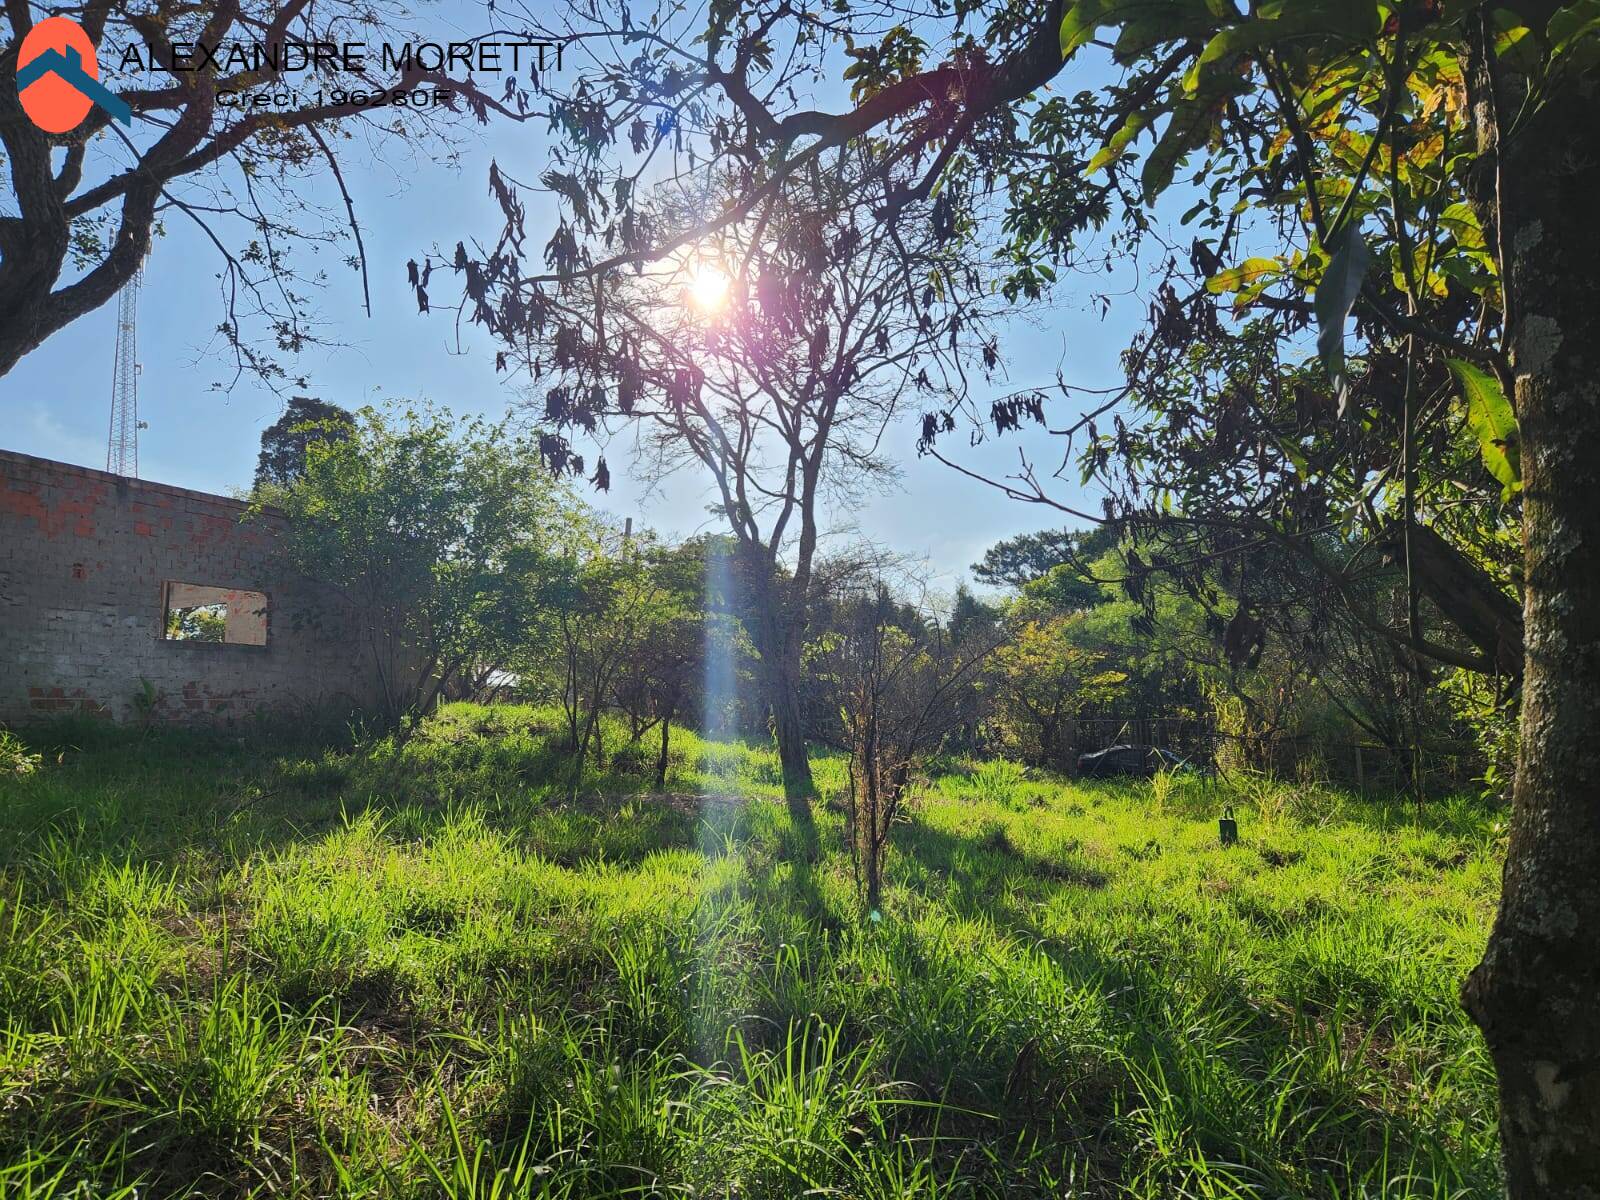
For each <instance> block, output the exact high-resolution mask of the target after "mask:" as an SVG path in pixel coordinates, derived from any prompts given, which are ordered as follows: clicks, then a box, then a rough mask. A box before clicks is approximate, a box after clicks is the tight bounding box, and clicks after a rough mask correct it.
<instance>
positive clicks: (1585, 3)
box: [1545, 0, 1600, 69]
mask: <svg viewBox="0 0 1600 1200" xmlns="http://www.w3.org/2000/svg"><path fill="white" fill-rule="evenodd" d="M1545 34H1546V36H1547V37H1548V38H1549V39H1550V62H1551V64H1552V65H1554V64H1556V63H1560V64H1561V65H1562V66H1564V67H1565V66H1571V67H1576V68H1578V69H1582V68H1583V67H1586V66H1590V65H1592V64H1593V63H1594V61H1595V59H1596V57H1597V56H1600V0H1577V3H1575V4H1569V5H1567V6H1566V7H1565V8H1561V9H1558V10H1557V11H1556V13H1555V15H1554V16H1552V17H1551V18H1550V24H1549V25H1547V26H1546V27H1545Z"/></svg>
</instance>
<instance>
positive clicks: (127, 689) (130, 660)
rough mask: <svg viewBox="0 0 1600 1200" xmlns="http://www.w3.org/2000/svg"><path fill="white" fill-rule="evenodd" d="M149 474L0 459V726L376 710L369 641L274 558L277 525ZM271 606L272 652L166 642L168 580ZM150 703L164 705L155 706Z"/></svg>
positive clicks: (2, 454) (324, 595)
mask: <svg viewBox="0 0 1600 1200" xmlns="http://www.w3.org/2000/svg"><path fill="white" fill-rule="evenodd" d="M244 511H245V509H244V505H243V504H241V503H239V502H238V501H237V500H230V499H228V498H226V497H224V496H211V495H207V494H205V493H204V492H191V491H188V490H186V489H184V488H176V487H168V486H167V485H165V484H159V483H150V482H148V481H146V480H142V479H123V478H120V477H119V476H116V475H108V474H106V473H105V472H103V471H92V470H89V469H87V468H85V467H74V466H68V465H67V464H65V463H58V462H51V461H49V460H46V459H40V458H31V457H29V456H27V455H23V454H14V453H11V452H9V451H3V450H0V723H8V724H19V723H22V722H25V721H28V720H33V719H37V718H40V717H49V716H57V715H61V714H64V713H70V712H84V713H91V714H96V715H101V716H106V717H110V718H113V719H116V720H143V719H145V718H146V713H147V710H149V716H150V719H154V720H162V721H215V720H222V721H228V720H233V719H236V718H239V717H242V716H247V715H249V714H250V713H252V712H254V711H257V710H275V711H280V712H287V713H291V714H292V713H295V712H300V711H304V710H306V709H308V708H311V707H315V706H320V705H324V704H343V705H349V706H369V705H371V704H373V703H375V701H376V697H377V695H378V689H377V681H376V677H375V675H374V673H373V671H372V670H371V669H370V666H369V661H370V660H369V658H368V656H367V653H366V650H365V648H364V641H363V639H361V638H360V637H359V636H358V630H357V629H356V628H355V627H354V625H353V624H352V622H351V621H350V619H349V617H348V615H347V614H346V613H345V612H344V610H343V609H342V608H341V607H340V606H339V604H338V603H337V601H336V600H335V599H334V598H333V597H332V596H331V595H330V593H329V591H328V589H326V588H325V587H323V586H322V585H319V584H316V583H314V582H312V581H309V580H305V579H300V578H288V577H285V576H284V575H282V574H280V573H279V570H278V568H277V566H276V564H275V562H274V554H273V549H274V543H275V540H276V537H277V534H278V530H279V528H281V526H279V525H278V523H277V521H276V519H274V518H270V517H269V518H264V519H261V520H251V521H249V522H245V523H241V517H242V516H243V514H244ZM170 583H186V584H198V585H202V586H206V587H218V588H228V589H245V590H249V591H254V592H263V593H265V594H266V596H267V603H268V607H267V616H266V620H267V643H266V645H265V646H251V645H231V644H220V643H207V642H196V641H169V640H166V639H165V638H163V636H162V621H163V605H162V596H163V588H164V585H166V584H170ZM141 697H153V700H154V705H153V709H151V706H150V705H148V704H147V703H145V702H144V701H143V700H142V699H141Z"/></svg>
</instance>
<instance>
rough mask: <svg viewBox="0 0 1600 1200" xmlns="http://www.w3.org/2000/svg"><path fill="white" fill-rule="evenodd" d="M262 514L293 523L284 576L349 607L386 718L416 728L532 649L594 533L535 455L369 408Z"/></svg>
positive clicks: (486, 429)
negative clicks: (565, 563) (581, 540)
mask: <svg viewBox="0 0 1600 1200" xmlns="http://www.w3.org/2000/svg"><path fill="white" fill-rule="evenodd" d="M254 502H255V506H256V507H257V509H258V510H259V509H261V508H265V507H271V508H274V509H277V510H278V511H280V512H282V513H283V514H285V515H286V516H287V518H288V528H287V531H286V533H285V536H284V537H283V539H282V552H283V555H284V558H285V560H286V562H287V564H288V565H289V566H290V567H292V568H293V569H295V570H296V571H298V572H299V573H301V574H303V575H306V576H309V577H311V578H314V579H320V580H326V581H328V583H329V585H330V586H331V587H332V588H334V590H335V592H336V594H337V595H338V596H339V597H341V599H342V600H343V602H344V603H345V604H346V605H347V606H348V608H349V610H350V612H351V613H352V615H353V616H354V617H355V619H356V621H357V624H358V627H359V628H360V630H361V632H362V636H363V637H364V638H365V639H366V641H367V646H368V650H369V652H370V654H371V655H372V661H373V664H374V668H375V670H376V671H377V672H378V673H379V676H380V678H381V680H382V684H383V697H382V699H383V702H384V709H385V712H384V715H385V716H386V717H387V718H388V719H389V720H390V721H391V722H394V723H396V724H401V723H403V725H404V727H405V728H407V729H410V728H413V727H414V726H415V724H416V722H417V721H418V720H420V719H421V717H422V716H423V715H424V714H425V713H427V712H428V711H429V710H430V709H431V708H432V706H433V704H434V702H435V701H436V700H437V699H438V698H439V697H440V696H441V695H443V694H446V692H447V689H449V688H451V687H452V686H454V685H456V684H459V683H463V682H467V683H470V684H472V685H474V686H475V685H478V684H480V683H481V681H482V680H483V678H485V677H486V676H487V675H489V674H490V673H492V672H493V671H495V670H496V669H499V668H502V667H504V666H506V665H507V664H508V663H510V662H511V660H512V659H513V658H514V657H515V656H516V655H517V654H518V653H519V652H521V651H522V649H523V648H524V647H525V646H526V645H527V644H528V643H529V642H530V641H531V640H533V637H534V634H535V630H536V626H538V625H539V624H540V623H541V622H542V621H543V619H544V618H545V616H546V614H547V613H548V611H549V610H550V608H551V607H552V606H553V602H552V600H551V596H550V593H551V586H552V580H554V579H555V578H556V577H557V572H556V570H555V566H554V561H555V559H556V557H557V555H558V552H559V550H560V548H561V547H562V546H564V545H566V544H568V543H569V542H570V541H571V540H572V537H573V527H574V525H577V526H578V527H580V528H581V527H582V525H583V517H582V514H581V512H579V511H578V510H577V509H576V508H575V507H574V506H573V505H571V504H568V503H563V486H562V485H561V484H560V483H559V482H558V481H555V480H552V479H551V478H550V477H549V476H548V475H547V474H546V473H545V472H543V471H541V470H539V469H538V466H537V458H536V456H535V454H534V451H533V449H532V447H531V446H530V445H528V444H526V443H525V442H522V441H520V440H518V439H514V438H511V437H509V436H508V435H506V434H505V433H504V432H503V431H502V430H500V429H498V428H494V427H491V426H487V425H485V424H483V423H482V422H480V421H476V420H466V421H458V420H457V419H456V418H454V417H453V416H451V415H450V414H449V413H446V412H431V413H423V414H416V413H401V414H384V413H380V412H377V411H376V410H373V409H363V410H362V411H361V412H360V413H359V414H358V416H357V422H356V426H355V429H354V430H353V431H352V434H351V436H350V437H347V438H337V439H329V440H323V441H313V442H312V443H311V444H310V446H309V447H308V450H307V454H306V463H305V471H304V473H303V474H302V475H300V476H299V477H298V478H295V479H292V480H290V481H289V482H288V483H285V484H262V485H260V486H258V487H257V488H256V490H255V494H254Z"/></svg>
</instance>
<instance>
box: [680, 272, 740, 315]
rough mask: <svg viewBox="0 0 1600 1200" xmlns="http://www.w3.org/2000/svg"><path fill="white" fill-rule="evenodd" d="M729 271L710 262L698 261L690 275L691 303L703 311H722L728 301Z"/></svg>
mask: <svg viewBox="0 0 1600 1200" xmlns="http://www.w3.org/2000/svg"><path fill="white" fill-rule="evenodd" d="M730 282H731V281H730V280H729V279H728V275H727V272H725V271H723V270H722V269H721V268H720V267H715V266H712V265H711V264H710V263H697V264H696V265H695V267H694V269H693V271H692V272H691V274H690V276H689V303H690V304H692V305H694V307H695V308H698V309H699V310H700V311H701V312H703V313H714V312H720V311H721V310H722V309H723V307H724V306H726V305H727V303H728V285H729V283H730Z"/></svg>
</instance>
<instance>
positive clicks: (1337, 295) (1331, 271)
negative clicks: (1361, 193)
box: [1314, 221, 1372, 416]
mask: <svg viewBox="0 0 1600 1200" xmlns="http://www.w3.org/2000/svg"><path fill="white" fill-rule="evenodd" d="M1330 249H1332V251H1333V255H1332V257H1331V258H1329V259H1328V268H1327V270H1325V271H1324V272H1323V273H1322V282H1321V283H1319V284H1317V295H1316V301H1315V304H1314V308H1315V309H1316V313H1317V354H1318V355H1319V356H1320V357H1321V359H1322V365H1323V366H1324V367H1325V368H1327V371H1328V378H1329V379H1331V380H1332V381H1333V386H1334V388H1335V389H1337V391H1338V392H1339V415H1340V416H1344V404H1345V395H1344V389H1345V378H1344V322H1345V318H1346V317H1348V316H1349V315H1350V309H1351V307H1352V306H1353V305H1354V304H1355V302H1356V297H1357V296H1358V295H1360V294H1361V281H1362V280H1363V279H1364V278H1366V274H1367V264H1368V263H1369V262H1370V261H1371V257H1372V256H1371V254H1370V253H1369V252H1368V250H1367V243H1366V242H1365V241H1364V240H1362V237H1361V227H1360V226H1359V225H1357V224H1356V223H1355V222H1354V221H1351V222H1350V223H1349V224H1347V225H1346V226H1345V227H1344V229H1342V230H1341V231H1340V232H1339V233H1338V234H1337V235H1336V236H1335V237H1334V244H1333V246H1332V247H1330Z"/></svg>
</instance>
